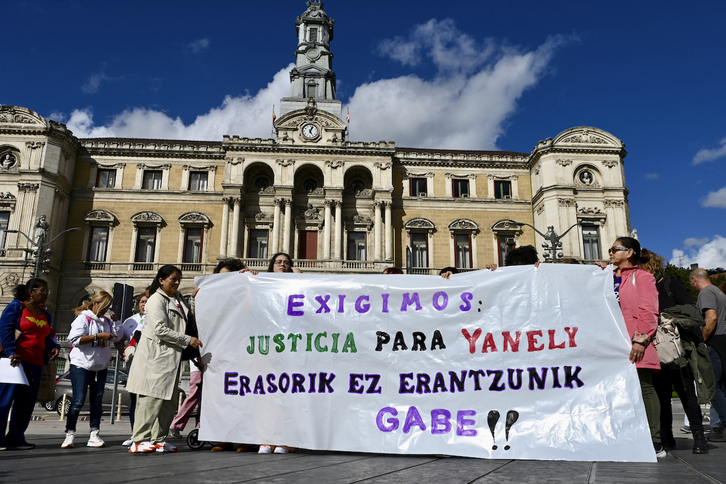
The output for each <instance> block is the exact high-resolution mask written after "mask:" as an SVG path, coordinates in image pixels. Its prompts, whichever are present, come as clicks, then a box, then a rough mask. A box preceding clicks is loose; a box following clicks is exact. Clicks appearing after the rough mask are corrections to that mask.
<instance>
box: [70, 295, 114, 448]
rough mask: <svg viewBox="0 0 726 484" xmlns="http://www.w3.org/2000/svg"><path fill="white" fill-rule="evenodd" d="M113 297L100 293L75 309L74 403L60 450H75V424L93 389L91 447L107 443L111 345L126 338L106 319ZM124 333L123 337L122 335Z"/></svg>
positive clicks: (71, 338)
mask: <svg viewBox="0 0 726 484" xmlns="http://www.w3.org/2000/svg"><path fill="white" fill-rule="evenodd" d="M112 302H113V297H111V295H110V294H109V293H107V292H106V291H99V292H97V293H96V294H94V296H93V297H92V298H91V300H90V301H86V302H84V303H83V304H82V305H81V306H80V307H78V308H76V319H75V320H74V321H73V323H71V330H70V332H69V333H68V341H69V342H70V343H71V345H72V347H71V353H70V362H71V370H70V376H71V387H72V389H73V400H72V402H71V408H70V410H69V411H68V420H67V421H66V438H65V440H64V441H63V444H62V445H61V448H63V449H68V448H71V447H73V441H74V439H75V436H76V422H77V421H78V414H79V413H80V412H81V408H82V407H83V403H84V402H85V400H86V394H87V393H88V391H89V389H90V394H91V397H90V399H89V400H90V404H91V420H90V424H91V436H90V438H89V439H88V444H87V446H88V447H103V446H105V445H106V443H105V442H104V441H103V440H102V439H101V437H99V435H98V432H99V429H100V426H101V412H102V410H103V391H104V389H105V385H106V373H107V372H108V362H109V361H110V360H111V343H112V342H115V341H119V340H120V339H121V337H122V336H123V333H121V331H120V329H121V328H117V327H116V325H115V323H114V322H113V321H111V320H110V319H108V318H106V317H104V314H106V311H108V309H109V308H110V307H111V303H112ZM119 333H121V334H119Z"/></svg>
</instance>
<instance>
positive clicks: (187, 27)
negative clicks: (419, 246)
mask: <svg viewBox="0 0 726 484" xmlns="http://www.w3.org/2000/svg"><path fill="white" fill-rule="evenodd" d="M2 10H3V13H4V14H5V15H4V18H5V19H6V20H12V21H8V22H5V24H4V33H3V46H2V49H0V60H2V65H4V66H5V69H4V70H3V73H2V74H1V75H0V103H1V104H14V105H20V106H24V107H27V108H30V109H32V110H34V111H37V112H38V113H40V114H41V115H43V116H45V117H49V118H52V119H56V120H58V121H62V122H66V123H67V124H68V125H69V127H70V128H71V129H73V131H74V133H75V134H76V135H77V136H79V137H87V136H124V137H164V138H185V139H212V140H221V137H222V135H224V134H238V135H241V136H250V137H269V136H270V133H271V125H270V117H271V112H270V111H271V108H272V105H273V104H275V105H277V106H278V109H279V99H280V97H282V96H285V95H286V93H287V86H288V77H287V69H289V67H290V63H291V62H293V60H294V59H293V52H294V49H295V47H296V37H295V27H294V20H295V17H296V16H298V15H300V14H302V12H303V11H304V10H305V2H304V1H302V0H275V1H267V2H232V1H228V2H223V1H219V2H206V3H205V4H203V2H196V1H195V2H191V1H174V2H172V1H165V0H164V1H163V0H158V1H152V2H149V1H136V0H127V1H115V0H109V1H104V2H90V1H89V2H81V1H68V0H57V1H53V2H51V1H24V2H18V1H13V0H6V1H4V2H3V8H2ZM325 11H326V12H327V13H328V15H329V16H330V17H332V18H334V19H335V20H336V22H335V38H334V40H333V41H332V43H331V49H332V51H333V53H334V55H335V58H334V65H333V67H334V70H335V71H336V73H337V78H338V98H339V99H341V100H342V101H343V103H344V106H349V107H350V111H351V128H350V129H351V139H353V140H367V141H377V140H380V139H385V140H391V141H396V143H397V145H398V146H414V147H439V148H468V149H501V150H511V151H520V152H529V151H531V150H532V148H533V147H534V146H535V145H536V144H537V141H539V140H541V139H545V138H548V137H554V136H556V135H557V134H558V133H560V132H562V131H564V130H565V129H568V128H570V127H573V126H581V125H587V126H595V127H598V128H601V129H604V130H606V131H608V132H610V133H612V134H613V135H615V136H617V137H618V138H620V139H622V140H623V141H624V142H625V144H626V149H627V151H628V156H627V157H626V159H625V169H626V180H627V185H628V189H629V190H630V191H631V193H630V197H629V200H630V215H631V223H632V226H633V228H636V229H637V230H638V234H639V237H640V239H641V242H642V243H643V245H644V246H646V247H649V248H651V249H653V250H655V251H656V252H658V253H661V254H663V255H664V256H667V257H669V258H672V257H674V258H678V257H679V256H680V259H678V260H680V261H681V263H682V264H688V263H691V262H698V263H699V264H700V265H701V266H702V267H707V268H711V267H717V266H721V267H726V116H725V114H726V96H724V94H723V91H724V87H725V86H726V41H725V39H724V35H723V32H724V28H723V26H724V25H726V2H721V1H707V2H693V3H686V2H675V1H666V2H658V3H656V2H632V1H628V2H625V1H611V2H607V3H597V4H592V3H590V4H588V3H583V2H574V1H572V2H570V1H561V2H541V1H517V2H501V1H500V2H488V1H480V2H471V1H455V0H454V1H449V2H440V1H429V0H419V1H416V2H413V1H407V2H397V1H393V0H392V1H385V2H384V1H378V0H370V1H367V2H351V1H342V0H331V1H329V2H325ZM344 109H345V108H344ZM382 110H383V112H384V113H385V114H384V115H383V116H382V115H381V114H380V113H381V111H382ZM278 112H279V111H278ZM609 242H610V241H606V243H609ZM674 260H676V261H677V259H674Z"/></svg>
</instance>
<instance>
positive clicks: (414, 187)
mask: <svg viewBox="0 0 726 484" xmlns="http://www.w3.org/2000/svg"><path fill="white" fill-rule="evenodd" d="M410 183H411V196H412V197H425V196H426V178H411V179H410Z"/></svg>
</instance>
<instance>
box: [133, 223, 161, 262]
mask: <svg viewBox="0 0 726 484" xmlns="http://www.w3.org/2000/svg"><path fill="white" fill-rule="evenodd" d="M155 246H156V227H139V228H138V231H137V235H136V259H135V260H134V261H135V262H154V247H155Z"/></svg>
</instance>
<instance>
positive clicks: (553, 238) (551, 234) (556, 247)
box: [503, 220, 579, 262]
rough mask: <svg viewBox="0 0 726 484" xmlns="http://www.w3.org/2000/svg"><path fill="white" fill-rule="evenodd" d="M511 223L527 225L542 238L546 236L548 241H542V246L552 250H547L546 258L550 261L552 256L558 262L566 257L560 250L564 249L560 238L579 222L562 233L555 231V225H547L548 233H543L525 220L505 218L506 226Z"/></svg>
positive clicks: (504, 224) (553, 260)
mask: <svg viewBox="0 0 726 484" xmlns="http://www.w3.org/2000/svg"><path fill="white" fill-rule="evenodd" d="M510 225H518V226H519V225H526V226H527V227H530V228H531V229H532V230H534V231H535V232H537V233H538V234H539V235H541V236H542V238H544V239H545V240H546V242H543V243H542V248H543V249H544V250H546V251H550V252H552V253H551V254H550V253H548V252H545V254H544V258H545V259H546V260H547V261H549V260H550V258H551V259H552V262H557V261H558V260H562V258H563V257H564V255H563V254H562V252H559V251H560V249H562V242H560V240H561V239H562V238H563V237H564V236H565V235H567V232H569V231H570V230H572V229H573V228H575V227H577V226H578V225H579V224H574V225H573V226H572V227H570V228H569V229H567V230H565V232H564V233H563V234H562V235H557V232H555V227H554V225H549V226H548V227H547V233H546V234H543V233H542V232H540V231H539V230H537V229H536V228H534V227H533V226H532V225H530V224H526V223H524V222H515V221H514V220H505V221H504V223H503V226H504V227H505V228H509V226H510Z"/></svg>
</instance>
